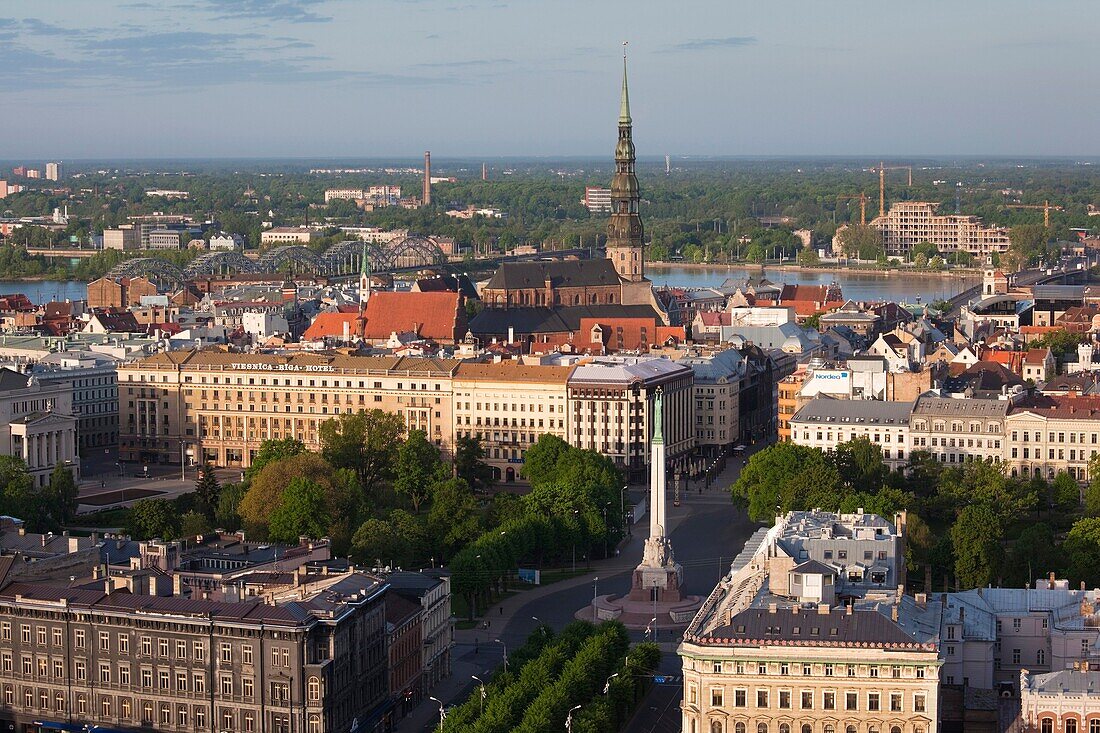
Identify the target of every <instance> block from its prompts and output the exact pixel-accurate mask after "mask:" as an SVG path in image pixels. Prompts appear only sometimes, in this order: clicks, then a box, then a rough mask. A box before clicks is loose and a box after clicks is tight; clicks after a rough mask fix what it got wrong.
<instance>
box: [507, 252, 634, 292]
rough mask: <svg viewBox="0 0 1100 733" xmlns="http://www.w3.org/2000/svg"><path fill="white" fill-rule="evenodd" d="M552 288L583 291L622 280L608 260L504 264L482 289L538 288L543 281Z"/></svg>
mask: <svg viewBox="0 0 1100 733" xmlns="http://www.w3.org/2000/svg"><path fill="white" fill-rule="evenodd" d="M548 277H549V278H550V284H551V285H552V286H553V287H555V288H584V287H596V286H600V285H619V284H620V283H622V278H620V277H619V273H617V272H616V271H615V265H614V264H613V263H612V262H611V260H608V259H604V258H600V259H595V260H564V261H561V262H505V263H504V264H502V265H501V266H500V267H499V268H498V269H497V271H496V273H494V274H493V277H492V278H491V279H490V280H489V283H488V285H486V286H485V287H486V288H487V289H492V290H519V289H521V288H541V287H544V286H545V285H546V279H547V278H548Z"/></svg>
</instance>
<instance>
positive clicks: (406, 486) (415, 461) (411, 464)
mask: <svg viewBox="0 0 1100 733" xmlns="http://www.w3.org/2000/svg"><path fill="white" fill-rule="evenodd" d="M446 473H447V471H446V468H445V467H444V466H443V461H442V460H441V459H440V457H439V449H438V448H436V447H435V446H434V445H432V444H431V442H429V440H428V434H427V433H425V432H424V431H423V430H412V431H410V432H409V437H408V438H406V440H405V442H404V443H402V444H401V447H400V448H398V450H397V470H396V474H397V477H396V478H395V479H394V482H393V488H394V490H395V491H397V493H399V494H403V495H405V496H407V497H409V500H410V501H411V502H412V505H413V511H414V512H418V513H419V512H420V505H421V504H422V503H423V502H424V500H425V499H427V498H428V496H429V495H430V494H431V490H432V485H433V484H435V483H436V482H438V481H441V480H443V479H444V478H445V477H446Z"/></svg>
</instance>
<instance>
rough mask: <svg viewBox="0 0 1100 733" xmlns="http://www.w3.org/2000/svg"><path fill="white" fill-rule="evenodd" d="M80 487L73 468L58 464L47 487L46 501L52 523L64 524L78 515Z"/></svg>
mask: <svg viewBox="0 0 1100 733" xmlns="http://www.w3.org/2000/svg"><path fill="white" fill-rule="evenodd" d="M78 494H79V489H78V487H77V485H76V480H75V479H74V478H73V472H72V469H69V468H66V467H65V466H58V467H57V468H55V469H54V470H53V472H52V473H51V474H50V483H49V486H48V487H47V489H46V497H45V499H46V503H47V506H48V507H49V510H50V514H51V515H52V522H51V523H52V524H54V525H56V526H57V527H61V526H64V525H66V524H68V523H69V522H71V521H73V519H74V518H75V517H76V508H77V496H78Z"/></svg>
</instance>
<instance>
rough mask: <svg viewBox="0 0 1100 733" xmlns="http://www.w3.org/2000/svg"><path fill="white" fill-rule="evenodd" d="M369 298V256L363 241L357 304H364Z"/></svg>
mask: <svg viewBox="0 0 1100 733" xmlns="http://www.w3.org/2000/svg"><path fill="white" fill-rule="evenodd" d="M369 299H370V256H369V255H368V254H367V244H366V242H364V243H363V254H362V255H361V256H360V259H359V304H360V305H362V306H365V305H366V304H367V301H368V300H369Z"/></svg>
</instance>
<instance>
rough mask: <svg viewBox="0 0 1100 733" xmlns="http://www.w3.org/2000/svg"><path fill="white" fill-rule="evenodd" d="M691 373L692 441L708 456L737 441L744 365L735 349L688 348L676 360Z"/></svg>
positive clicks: (732, 446)
mask: <svg viewBox="0 0 1100 733" xmlns="http://www.w3.org/2000/svg"><path fill="white" fill-rule="evenodd" d="M678 361H679V363H680V364H684V365H686V366H689V367H691V370H692V372H694V374H695V379H694V395H693V397H694V400H695V444H696V446H697V447H698V448H699V449H700V450H701V451H702V452H703V453H704V454H706V455H708V456H716V455H718V454H719V453H721V452H722V451H723V450H729V449H731V448H734V447H735V445H736V444H738V443H740V441H741V426H740V413H741V404H740V395H741V379H742V377H744V376H745V371H746V369H747V367H748V364H747V362H746V360H745V359H744V358H743V357H742V356H741V353H740V352H739V351H737V350H736V349H725V350H724V351H717V352H703V351H689V352H687V353H686V354H685V355H684V356H682V357H680V359H678Z"/></svg>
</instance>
